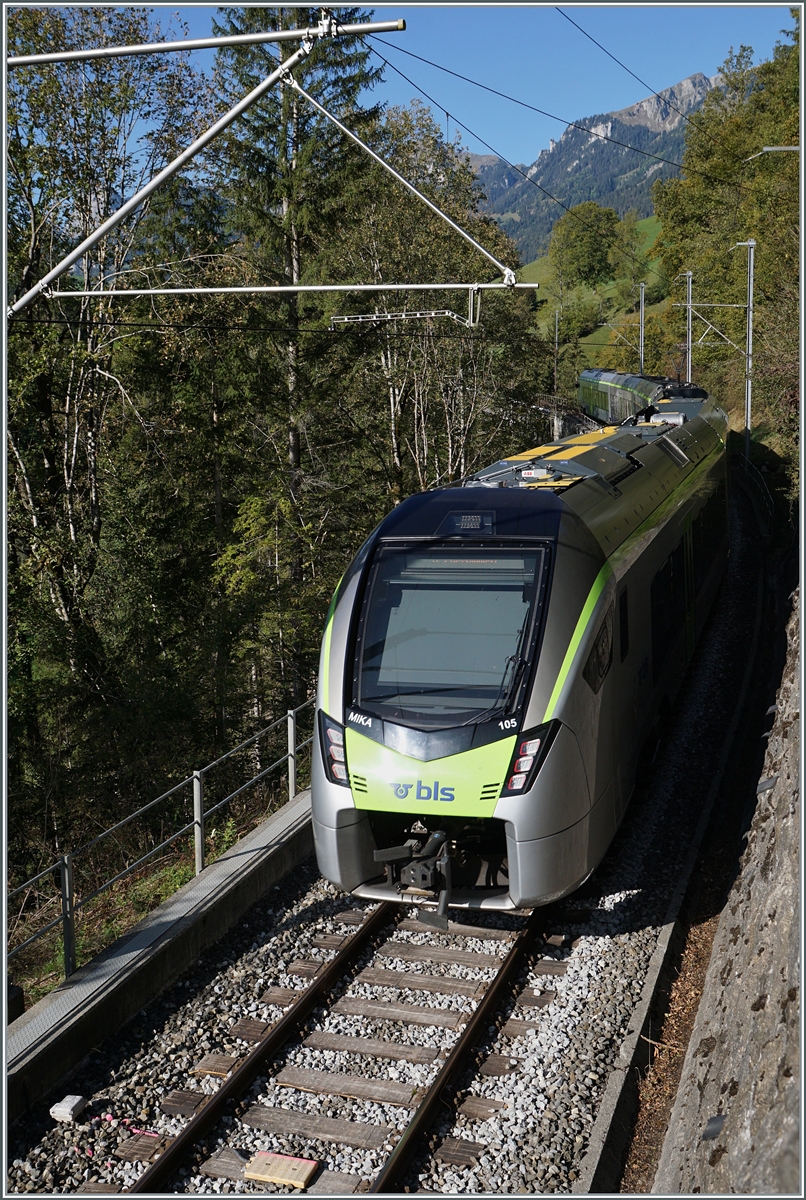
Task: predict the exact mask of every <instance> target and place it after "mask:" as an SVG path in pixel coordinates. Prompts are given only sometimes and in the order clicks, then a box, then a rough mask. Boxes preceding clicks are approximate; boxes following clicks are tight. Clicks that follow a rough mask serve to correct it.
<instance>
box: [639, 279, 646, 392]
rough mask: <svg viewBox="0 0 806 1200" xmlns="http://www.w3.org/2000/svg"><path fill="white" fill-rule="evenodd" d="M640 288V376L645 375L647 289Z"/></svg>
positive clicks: (640, 285) (642, 285) (641, 285)
mask: <svg viewBox="0 0 806 1200" xmlns="http://www.w3.org/2000/svg"><path fill="white" fill-rule="evenodd" d="M638 287H639V288H640V302H639V306H638V312H639V317H638V359H639V362H640V364H641V365H640V367H639V371H638V373H639V374H640V375H643V373H644V288H645V287H646V284H645V283H639V284H638Z"/></svg>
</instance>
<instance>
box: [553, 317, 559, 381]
mask: <svg viewBox="0 0 806 1200" xmlns="http://www.w3.org/2000/svg"><path fill="white" fill-rule="evenodd" d="M559 328H560V313H559V310H558V309H556V308H555V310H554V395H555V396H556V395H557V352H558V347H559Z"/></svg>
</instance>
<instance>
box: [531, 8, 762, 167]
mask: <svg viewBox="0 0 806 1200" xmlns="http://www.w3.org/2000/svg"><path fill="white" fill-rule="evenodd" d="M554 8H555V12H558V13H559V14H560V16H561V17H565V19H566V21H570V22H571V24H572V25H573V26H574V28H575V29H578V30H579V32H580V33H581V34H583V35H584V36H585V37H586V38H587V39H588V41H589V42H593V44H594V46H598V47H599V49H600V50H601V51H602V53H603V54H606V55H607V57H608V58H612V60H613V62H614V63H616V65H617V66H619V67H621V69H622V71H626V72H627V74H628V75H632V77H633V79H636V80H637V81H638V82H639V83H640V85H641V87H645V88H646V89H647V90H648V91H650V92H651V93H652V95H653V96H654V97H655V98H656V99H657V100H660V101H661V102H662V103H663V104H668V105H669V108H671V109H672V110H673V111H674V112H676V113H677V114H678V116H681V117H682V118H683V120H684V121H686V122H687V123H688V124H689V125H691V127H692V129H694V130H696V132H697V133H704V134H705V136H706V137H707V138H709V140H710V141H712V142H713V143H714V145H717V144H718V143H717V139H716V138H715V137H713V136H712V135H711V134H710V133H708V131H707V130H706V129H703V128H702V127H701V126H700V125H697V124H696V123H695V122H694V121H692V119H691V117H690V116H688V114H687V113H684V112H683V111H682V110H681V109H679V108H676V107H675V105H674V104H672V103H671V101H670V100H664V98H663V96H661V95H659V93H658V92H656V91H655V89H654V88H653V87H652V86H651V84H649V83H647V82H646V80H645V79H642V78H641V76H640V75H636V73H635V71H631V70H630V68H629V67H628V66H627V65H626V63H623V62H622V61H621V59H619V58H616V56H615V54H611V53H610V51H609V50H608V49H607V48H606V47H605V46H603V45H602V43H601V42H597V40H596V38H595V37H593V36H592V34H590V33H588V32H587V30H585V29H583V28H582V26H581V25H577V23H576V21H575V20H574V19H573V18H572V17H569V15H568V13H566V12H563V10H562V9H561V8H558V7H557V5H556V4H555V6H554ZM732 158H733V160H734V162H735V163H736V164H737V165H740V163H741V160H740V159H739V158H737V157H736V155H735V154H734V155H732ZM697 174H704V172H702V171H700V172H697ZM705 178H707V179H708V178H714V179H716V180H717V182H718V183H732V182H733V180H730V179H720V178H719V176H708V175H706V176H705ZM739 187H742V185H741V184H739ZM742 190H745V189H744V188H743V187H742Z"/></svg>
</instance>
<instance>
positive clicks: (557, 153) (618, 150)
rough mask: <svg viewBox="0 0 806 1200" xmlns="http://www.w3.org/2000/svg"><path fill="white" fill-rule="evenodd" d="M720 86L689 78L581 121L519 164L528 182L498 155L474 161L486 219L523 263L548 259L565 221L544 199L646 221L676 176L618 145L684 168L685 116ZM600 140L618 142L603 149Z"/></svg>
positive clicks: (605, 143)
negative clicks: (552, 238)
mask: <svg viewBox="0 0 806 1200" xmlns="http://www.w3.org/2000/svg"><path fill="white" fill-rule="evenodd" d="M717 78H718V77H717V76H714V77H713V78H711V79H708V78H706V76H705V75H702V74H697V75H692V76H690V77H689V78H688V79H684V80H683V81H682V82H681V83H678V84H675V86H674V87H671V88H667V89H666V91H664V92H660V93H659V95H658V96H649V97H648V98H647V99H645V100H641V101H639V102H638V103H637V104H632V105H630V106H629V107H628V108H622V109H619V110H618V111H617V112H611V113H598V114H596V115H595V116H591V117H584V118H582V119H581V120H579V121H577V122H576V123H575V126H574V127H572V126H570V125H569V126H568V128H567V129H566V130H565V132H564V133H563V135H562V137H561V138H560V139H559V141H556V142H555V141H554V140H553V139H552V141H551V143H550V145H549V147H548V149H547V150H541V152H540V154H539V156H538V158H537V159H536V160H535V162H533V163H532V165H531V166H529V167H527V166H525V165H524V164H518V165H519V167H520V170H521V171H524V172H526V174H527V175H528V177H529V178H528V179H524V177H523V175H522V174H519V172H518V171H515V170H513V169H512V168H511V167H509V166H507V164H506V163H505V162H503V161H502V160H501V159H500V158H496V157H495V156H494V155H491V154H472V155H470V160H471V163H472V165H473V168H474V170H475V171H476V174H477V176H478V179H479V182H480V183H481V185H482V187H483V189H484V192H485V195H486V196H487V204H486V205H485V206H484V207H485V211H487V212H490V213H492V214H493V215H494V216H495V217H496V219H497V220H498V222H499V223H500V225H501V226H502V228H503V229H504V230H505V231H506V232H507V233H508V234H509V236H510V237H511V238H512V239H513V240H514V242H515V243H516V245H517V246H518V249H519V250H520V253H521V258H522V260H523V261H524V262H531V261H532V260H533V259H535V258H537V257H538V256H539V255H540V254H544V253H545V251H546V247H547V245H548V239H549V235H550V233H551V227H552V225H553V224H554V222H555V221H556V220H557V218H558V216H560V215H561V214H562V209H561V208H560V207H559V205H557V204H556V203H555V201H554V200H552V199H550V197H549V196H548V195H546V194H545V193H546V192H548V193H550V195H551V196H554V197H556V198H557V199H558V200H561V201H562V202H563V204H565V205H567V206H568V207H571V206H573V205H575V204H581V203H582V202H583V201H584V200H596V201H597V202H598V203H600V204H605V205H607V206H608V207H610V208H614V209H615V210H616V212H617V213H618V214H619V216H620V217H623V216H624V214H625V213H626V212H627V211H628V210H629V209H633V208H634V209H637V211H638V214H639V216H641V217H648V216H650V215H651V213H652V201H651V189H652V185H653V183H654V182H655V180H656V179H667V178H669V177H670V176H672V175H676V174H677V173H678V172H677V169H676V168H675V167H674V166H672V165H669V164H668V163H661V162H657V161H654V160H653V159H651V158H647V157H645V154H636V153H635V150H632V149H627V148H626V146H622V145H616V144H614V143H615V142H624V143H626V144H627V145H629V146H631V147H635V148H636V149H638V150H643V151H644V152H645V153H646V154H654V155H657V156H658V157H660V158H665V159H669V160H671V162H672V163H675V162H680V161H681V158H682V154H683V147H684V143H685V133H686V128H687V122H686V121H685V119H684V115H685V116H687V115H688V114H689V113H691V112H694V111H696V109H698V108H699V107H700V105H701V104H702V102H703V100H704V99H705V97H706V95H707V94H708V92H709V91H711V89H712V88H713V87H714V86H715V83H716V81H717ZM576 126H582V127H583V128H577V127H576ZM588 131H590V132H588ZM597 134H598V135H600V136H596V135H597ZM601 135H604V136H605V137H607V138H612V139H614V140H613V141H605V140H604V139H603V137H602V136H601ZM530 181H531V182H530ZM535 184H537V185H539V186H538V187H535V186H534V185H535ZM541 188H542V189H544V191H541V190H540V189H541Z"/></svg>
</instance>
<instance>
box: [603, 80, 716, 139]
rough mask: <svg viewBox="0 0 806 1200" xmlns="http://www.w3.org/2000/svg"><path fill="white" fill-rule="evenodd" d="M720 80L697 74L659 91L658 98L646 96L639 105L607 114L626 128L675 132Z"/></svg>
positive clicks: (632, 105)
mask: <svg viewBox="0 0 806 1200" xmlns="http://www.w3.org/2000/svg"><path fill="white" fill-rule="evenodd" d="M718 81H719V76H718V75H714V76H713V77H712V78H710V79H709V78H708V77H707V76H706V75H703V74H702V73H701V72H699V71H698V72H697V73H696V74H695V75H689V77H688V79H684V80H683V81H682V82H681V83H676V84H675V85H674V86H673V87H670V88H666V89H665V90H664V91H662V92H658V94H657V96H647V98H646V99H645V100H639V101H638V103H637V104H631V105H629V107H627V108H621V109H619V110H618V112H614V113H609V114H608V115H609V116H610V117H612V118H613V119H615V120H617V121H621V123H622V124H623V125H645V126H646V127H647V128H648V129H651V130H653V131H654V132H655V133H663V132H665V131H668V130H671V129H676V128H677V126H678V125H679V124H680V122H681V121H682V120H683V119H684V117H686V116H688V114H689V113H690V112H692V111H693V110H694V109H695V108H697V107H698V106H699V105H700V104H702V102H703V100H704V99H705V97H706V96H707V95H708V93H709V92H710V91H712V89H713V88H714V87H715V86H716V84H717V83H718Z"/></svg>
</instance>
